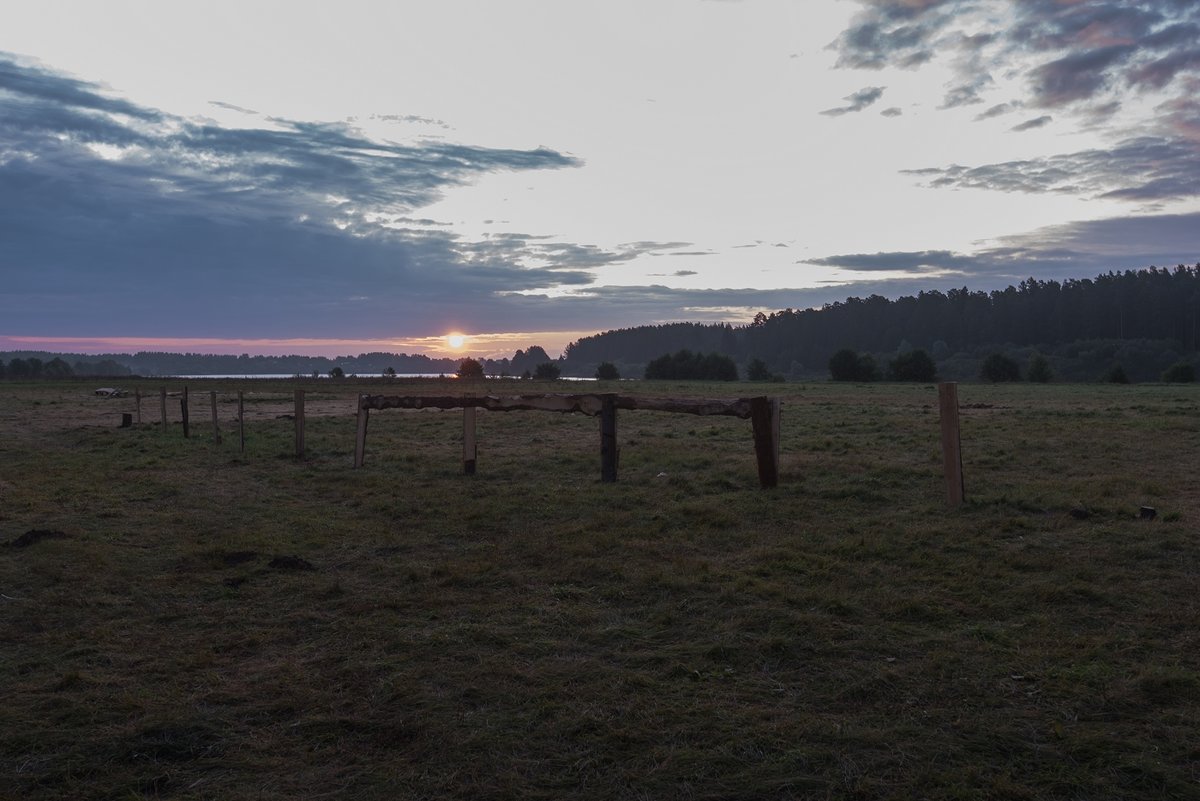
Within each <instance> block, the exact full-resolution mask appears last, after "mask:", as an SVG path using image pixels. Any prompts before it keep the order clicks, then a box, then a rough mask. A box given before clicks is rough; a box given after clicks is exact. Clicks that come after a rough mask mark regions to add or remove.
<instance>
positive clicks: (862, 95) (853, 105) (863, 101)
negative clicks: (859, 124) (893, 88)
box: [821, 86, 887, 117]
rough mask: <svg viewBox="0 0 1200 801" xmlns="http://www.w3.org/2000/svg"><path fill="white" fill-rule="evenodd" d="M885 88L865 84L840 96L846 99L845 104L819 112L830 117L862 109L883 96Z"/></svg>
mask: <svg viewBox="0 0 1200 801" xmlns="http://www.w3.org/2000/svg"><path fill="white" fill-rule="evenodd" d="M886 88H887V87H885V86H867V87H865V88H863V89H859V90H858V91H857V92H855V93H854V94H850V95H846V96H845V97H843V98H842V99H843V100H845V101H846V105H844V106H839V107H838V108H828V109H825V110H824V111H822V112H821V113H822V114H825V115H827V116H830V117H840V116H841V115H843V114H850V113H853V112H856V111H862V110H863V109H865V108H867V107H868V106H870V105H872V104H874V103H875V102H877V101H878V100H879V98H881V97H883V90H884V89H886Z"/></svg>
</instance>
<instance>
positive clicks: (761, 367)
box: [746, 359, 774, 381]
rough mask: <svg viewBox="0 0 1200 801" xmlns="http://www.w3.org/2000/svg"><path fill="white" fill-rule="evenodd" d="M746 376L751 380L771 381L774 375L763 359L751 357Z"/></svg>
mask: <svg viewBox="0 0 1200 801" xmlns="http://www.w3.org/2000/svg"><path fill="white" fill-rule="evenodd" d="M746 378H747V380H749V381H770V380H771V379H772V378H774V376H773V375H772V374H771V371H770V370H768V369H767V363H766V362H764V361H763V360H762V359H751V360H750V364H749V365H747V367H746Z"/></svg>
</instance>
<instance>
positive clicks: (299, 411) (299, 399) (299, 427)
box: [295, 389, 304, 460]
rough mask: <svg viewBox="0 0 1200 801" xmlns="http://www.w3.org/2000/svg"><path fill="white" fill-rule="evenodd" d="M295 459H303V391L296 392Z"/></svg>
mask: <svg viewBox="0 0 1200 801" xmlns="http://www.w3.org/2000/svg"><path fill="white" fill-rule="evenodd" d="M295 418H296V458H297V459H300V460H303V459H304V390H302V389H298V390H296V414H295Z"/></svg>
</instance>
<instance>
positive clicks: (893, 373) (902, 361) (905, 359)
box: [888, 350, 937, 382]
mask: <svg viewBox="0 0 1200 801" xmlns="http://www.w3.org/2000/svg"><path fill="white" fill-rule="evenodd" d="M888 380H889V381H924V382H929V381H935V380H937V365H935V364H934V363H933V359H931V358H929V354H928V353H926V352H925V351H923V350H912V351H909V352H908V353H901V354H900V355H898V356H897V357H896V358H894V359H892V360H891V362H889V363H888Z"/></svg>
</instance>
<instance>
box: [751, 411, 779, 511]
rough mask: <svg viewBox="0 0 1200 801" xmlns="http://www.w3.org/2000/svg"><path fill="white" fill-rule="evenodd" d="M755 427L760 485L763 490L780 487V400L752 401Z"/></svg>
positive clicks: (755, 452) (752, 415)
mask: <svg viewBox="0 0 1200 801" xmlns="http://www.w3.org/2000/svg"><path fill="white" fill-rule="evenodd" d="M750 422H751V424H752V425H753V427H754V455H755V456H756V457H757V458H758V483H759V485H760V486H761V487H762V488H763V489H771V488H772V487H777V486H779V400H778V399H772V398H767V397H759V398H751V399H750Z"/></svg>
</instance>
